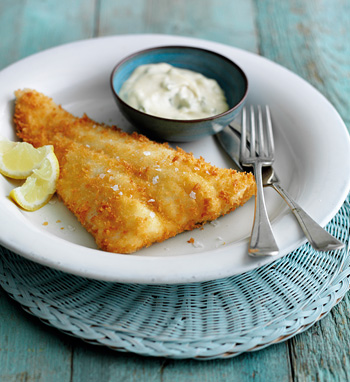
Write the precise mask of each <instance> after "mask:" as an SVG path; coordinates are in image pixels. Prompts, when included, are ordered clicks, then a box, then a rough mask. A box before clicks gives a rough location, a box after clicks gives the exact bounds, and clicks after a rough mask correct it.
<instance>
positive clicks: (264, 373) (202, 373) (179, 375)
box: [162, 343, 290, 382]
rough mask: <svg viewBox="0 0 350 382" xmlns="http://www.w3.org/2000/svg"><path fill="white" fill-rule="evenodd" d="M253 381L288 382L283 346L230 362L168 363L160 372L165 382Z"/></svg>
mask: <svg viewBox="0 0 350 382" xmlns="http://www.w3.org/2000/svg"><path fill="white" fill-rule="evenodd" d="M253 380H254V381H255V382H266V381H278V382H288V381H290V370H289V354H288V349H287V345H286V343H284V344H278V345H274V346H271V347H269V348H266V349H263V350H260V351H258V352H250V353H245V354H242V355H240V356H238V357H234V358H229V359H217V360H212V361H197V360H187V361H172V360H168V361H167V362H166V363H165V364H164V366H163V371H162V381H164V382H171V381H178V382H198V381H201V382H216V381H217V382H225V381H240V382H249V381H253Z"/></svg>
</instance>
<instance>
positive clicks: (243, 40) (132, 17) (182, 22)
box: [99, 0, 257, 51]
mask: <svg viewBox="0 0 350 382" xmlns="http://www.w3.org/2000/svg"><path fill="white" fill-rule="evenodd" d="M253 4H254V2H253V1H252V0H249V1H240V0H203V1H198V0H197V1H187V0H176V1H164V0H148V1H144V0H134V1H133V2H132V5H131V3H128V2H126V1H123V0H101V17H100V22H99V34H100V35H110V34H125V33H131V34H133V33H163V34H171V35H181V36H190V37H197V38H202V39H207V40H214V41H217V42H221V43H225V44H229V45H232V46H236V47H239V48H244V49H247V50H250V51H256V50H257V39H256V33H255V25H254V9H253Z"/></svg>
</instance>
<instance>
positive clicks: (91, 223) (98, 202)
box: [14, 90, 255, 253]
mask: <svg viewBox="0 0 350 382" xmlns="http://www.w3.org/2000/svg"><path fill="white" fill-rule="evenodd" d="M15 95H16V105H15V113H14V123H15V127H16V131H17V134H18V136H19V137H20V138H22V139H23V140H24V141H26V142H29V143H32V144H33V145H34V146H35V147H39V146H43V145H47V144H52V145H54V149H55V154H56V156H57V158H58V161H59V164H60V177H59V180H58V184H57V194H58V195H59V197H60V198H61V199H62V200H63V202H64V203H65V205H66V206H67V207H68V208H69V209H70V210H71V211H72V212H73V213H74V214H75V215H76V216H77V218H78V219H79V221H80V222H81V224H82V225H83V226H84V227H85V228H86V229H87V230H88V231H89V232H90V233H91V234H92V235H93V236H94V238H95V240H96V243H97V245H98V246H99V247H100V248H101V249H103V250H106V251H109V252H116V253H132V252H135V251H137V250H139V249H141V248H143V247H147V246H149V245H151V244H152V243H155V242H161V241H163V240H165V239H167V238H170V237H173V236H175V235H177V234H178V233H180V232H183V231H186V230H192V229H194V228H196V227H198V226H200V225H202V224H203V223H205V222H207V221H212V220H215V219H217V218H218V217H219V216H221V215H224V214H227V213H228V212H230V211H233V210H234V209H235V208H237V207H238V206H240V205H242V204H244V203H245V202H246V201H247V200H248V199H249V198H250V197H251V196H252V195H253V194H254V192H255V181H254V177H253V176H252V175H251V174H246V173H240V172H236V171H235V170H232V169H219V168H217V167H215V166H212V165H211V164H209V163H206V162H205V161H204V159H203V158H199V159H196V158H195V157H194V156H193V155H192V154H189V153H186V152H185V151H183V150H181V149H180V148H178V149H176V150H175V149H173V148H171V147H170V146H169V145H168V144H160V143H156V142H153V141H151V140H149V139H148V138H146V137H145V136H143V135H140V134H137V133H133V134H127V133H125V132H123V131H121V130H120V129H119V128H117V127H115V126H107V125H104V124H100V123H97V122H95V121H93V120H91V119H90V118H88V117H87V115H84V116H83V117H82V118H78V117H75V116H73V115H72V114H70V113H68V112H67V111H65V110H64V109H63V108H62V107H61V106H58V105H57V104H55V103H54V102H53V100H52V99H51V98H48V97H46V96H45V95H43V94H41V93H39V92H37V91H34V90H18V91H16V92H15Z"/></svg>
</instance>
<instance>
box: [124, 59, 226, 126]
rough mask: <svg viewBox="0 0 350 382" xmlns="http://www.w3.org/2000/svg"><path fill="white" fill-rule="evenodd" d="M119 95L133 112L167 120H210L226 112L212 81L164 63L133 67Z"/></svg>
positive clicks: (222, 94)
mask: <svg viewBox="0 0 350 382" xmlns="http://www.w3.org/2000/svg"><path fill="white" fill-rule="evenodd" d="M119 96H120V98H121V99H122V100H124V101H125V102H126V103H127V104H129V105H130V106H132V107H134V108H135V109H137V110H140V111H142V112H144V113H147V114H151V115H155V116H158V117H163V118H170V119H187V120H188V119H199V118H205V117H211V116H213V115H217V114H220V113H223V112H224V111H226V110H228V109H229V107H228V105H227V101H226V98H225V94H224V92H223V90H222V89H221V88H220V86H219V84H218V83H217V82H216V81H215V80H213V79H209V78H206V77H205V76H203V75H202V74H200V73H196V72H193V71H191V70H187V69H180V68H175V67H173V66H171V65H169V64H166V63H159V64H148V65H141V66H139V67H138V68H136V69H135V70H134V72H133V73H132V74H131V76H130V78H129V79H128V80H127V81H125V83H124V84H123V86H122V88H121V90H120V93H119Z"/></svg>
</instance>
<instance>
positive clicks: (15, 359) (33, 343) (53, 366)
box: [0, 288, 71, 382]
mask: <svg viewBox="0 0 350 382" xmlns="http://www.w3.org/2000/svg"><path fill="white" fill-rule="evenodd" d="M0 316H1V322H0V381H6V382H15V381H16V382H17V381H36V382H46V381H52V382H56V381H57V382H65V381H70V369H71V348H70V346H69V344H68V343H67V342H66V341H65V336H63V335H60V334H59V332H58V331H56V330H53V329H51V328H49V327H47V326H46V325H44V324H42V323H40V321H39V320H38V319H37V318H34V317H31V316H30V315H28V314H26V313H25V312H24V311H23V310H22V309H21V308H20V307H19V305H17V304H15V303H14V302H13V301H12V300H11V299H10V298H9V297H8V296H7V295H6V294H5V292H4V291H3V290H2V289H1V288H0Z"/></svg>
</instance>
